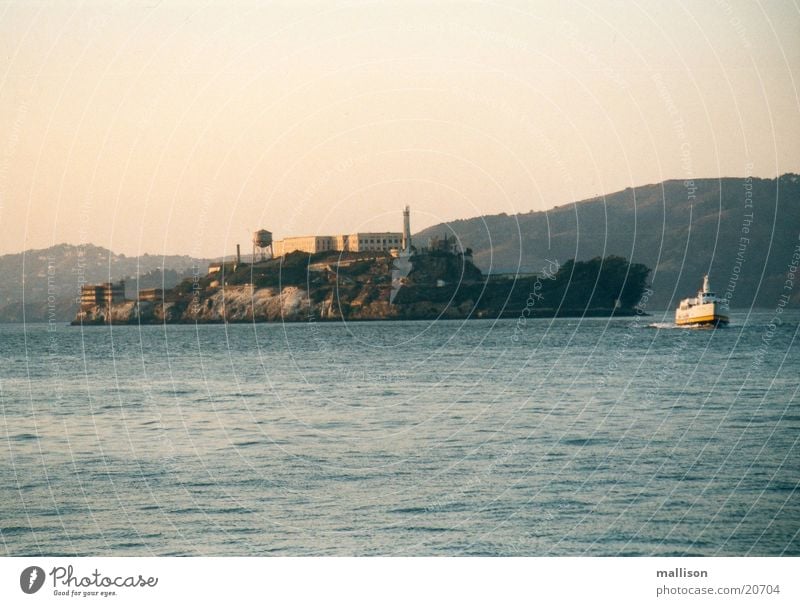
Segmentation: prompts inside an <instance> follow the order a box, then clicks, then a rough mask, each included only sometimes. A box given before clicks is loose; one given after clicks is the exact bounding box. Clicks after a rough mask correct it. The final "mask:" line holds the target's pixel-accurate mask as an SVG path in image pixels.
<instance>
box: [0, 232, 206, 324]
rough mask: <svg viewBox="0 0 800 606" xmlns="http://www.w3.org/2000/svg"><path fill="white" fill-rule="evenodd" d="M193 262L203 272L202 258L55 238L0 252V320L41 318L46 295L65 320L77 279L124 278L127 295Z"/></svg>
mask: <svg viewBox="0 0 800 606" xmlns="http://www.w3.org/2000/svg"><path fill="white" fill-rule="evenodd" d="M194 264H197V265H198V266H199V268H200V271H201V274H203V275H205V273H206V268H207V265H208V260H207V259H193V258H191V257H188V256H185V255H170V256H166V257H165V256H161V255H148V254H145V255H142V256H139V257H126V256H125V255H117V254H114V253H113V252H111V251H110V250H108V249H106V248H102V247H99V246H94V245H92V244H87V245H85V246H73V245H71V244H59V245H57V246H52V247H50V248H46V249H41V250H28V251H25V252H24V253H19V254H13V255H3V256H0V322H21V321H23V318H24V319H25V320H26V321H28V322H36V321H43V320H46V319H47V317H48V313H49V311H50V307H49V306H48V297H49V296H52V297H53V298H52V299H51V303H50V305H51V306H52V309H53V310H54V313H55V318H56V319H57V320H59V321H69V320H71V319H72V318H73V317H74V316H75V313H76V311H77V304H76V299H77V297H78V296H79V294H80V284H81V282H89V283H92V282H107V281H109V280H112V281H117V280H120V279H125V280H127V282H126V291H127V292H128V294H129V296H132V295H133V294H134V293H135V292H136V289H137V288H147V287H156V286H162V284H163V286H164V287H166V288H171V287H172V286H175V285H176V284H177V283H178V282H180V281H181V280H182V279H183V278H185V277H186V276H190V275H191V274H192V266H193V265H194ZM48 277H49V280H48ZM137 278H138V279H137ZM48 286H49V288H50V292H49V293H48ZM23 294H24V297H23ZM23 300H24V306H23Z"/></svg>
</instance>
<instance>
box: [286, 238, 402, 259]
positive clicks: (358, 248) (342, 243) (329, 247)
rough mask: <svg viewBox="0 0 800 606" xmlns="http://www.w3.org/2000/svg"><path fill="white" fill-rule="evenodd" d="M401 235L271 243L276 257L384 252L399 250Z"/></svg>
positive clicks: (290, 240)
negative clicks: (299, 254)
mask: <svg viewBox="0 0 800 606" xmlns="http://www.w3.org/2000/svg"><path fill="white" fill-rule="evenodd" d="M402 239H403V234H401V233H400V232H359V233H354V234H341V235H337V236H299V237H295V238H284V239H283V240H277V241H275V242H273V245H272V246H273V249H274V253H275V256H276V257H280V256H283V255H286V254H289V253H291V252H295V251H300V252H304V253H309V254H314V253H318V252H326V251H338V252H345V251H349V252H362V251H386V252H389V251H390V250H392V249H397V248H400V246H401V245H402Z"/></svg>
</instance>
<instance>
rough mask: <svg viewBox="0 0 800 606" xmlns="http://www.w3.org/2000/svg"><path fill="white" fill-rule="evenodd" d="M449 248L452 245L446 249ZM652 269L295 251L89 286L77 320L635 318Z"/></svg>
mask: <svg viewBox="0 0 800 606" xmlns="http://www.w3.org/2000/svg"><path fill="white" fill-rule="evenodd" d="M445 242H446V241H445ZM649 273H650V269H649V268H647V267H646V266H644V265H642V264H638V263H629V262H628V261H627V260H626V259H625V258H622V257H618V256H609V257H605V258H601V257H597V258H594V259H591V260H588V261H574V260H568V261H565V262H563V263H562V262H560V261H559V260H557V259H552V260H550V259H546V260H545V261H544V262H543V263H542V267H541V271H539V272H536V273H526V274H522V273H512V274H484V273H483V272H482V271H481V270H480V269H479V268H478V267H477V266H476V265H475V264H474V263H473V262H472V255H471V251H470V250H469V249H466V250H464V251H461V250H455V249H452V248H448V247H439V248H438V249H437V248H431V249H426V250H424V251H420V252H416V251H412V252H408V253H405V254H404V253H402V252H401V253H400V254H398V252H397V251H396V250H395V251H392V252H389V251H380V250H375V251H361V252H351V251H322V252H316V253H307V252H301V251H294V252H290V253H287V254H283V255H281V256H277V257H275V258H269V259H262V260H255V259H254V260H253V261H251V262H250V263H242V262H241V261H239V260H237V261H234V262H220V263H216V264H213V265H212V266H210V267H209V271H208V273H203V274H202V275H201V274H200V273H199V272H198V274H197V275H196V276H195V277H193V278H189V279H186V280H184V281H182V282H181V283H179V284H178V285H177V286H176V287H175V288H172V289H157V288H156V289H154V288H150V289H146V290H142V291H139V296H138V297H137V298H136V299H134V300H128V299H125V297H124V288H120V286H119V285H117V284H105V285H88V286H87V285H85V286H84V289H83V291H82V301H81V308H80V311H79V312H78V314H77V316H76V318H75V319H74V321H73V322H72V323H73V324H75V325H92V324H162V323H168V324H169V323H172V324H181V323H183V324H189V323H191V324H194V323H224V322H230V323H233V322H307V321H344V320H347V321H361V320H363V321H367V320H432V319H439V318H440V319H472V318H476V319H478V318H520V317H524V318H540V317H585V316H595V317H596V316H612V315H616V316H629V315H634V314H636V313H641V312H642V310H641V309H640V308H638V307H637V305H638V304H639V301H640V299H641V298H642V296H643V295H644V294H645V293H646V291H647V277H648V274H649Z"/></svg>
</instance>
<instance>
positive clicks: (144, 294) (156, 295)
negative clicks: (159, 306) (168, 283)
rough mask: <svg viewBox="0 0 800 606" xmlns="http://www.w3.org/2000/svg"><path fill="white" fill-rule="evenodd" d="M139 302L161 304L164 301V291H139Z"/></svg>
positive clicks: (152, 289) (156, 289) (148, 289)
mask: <svg viewBox="0 0 800 606" xmlns="http://www.w3.org/2000/svg"><path fill="white" fill-rule="evenodd" d="M139 301H152V302H162V301H164V289H163V288H142V289H139Z"/></svg>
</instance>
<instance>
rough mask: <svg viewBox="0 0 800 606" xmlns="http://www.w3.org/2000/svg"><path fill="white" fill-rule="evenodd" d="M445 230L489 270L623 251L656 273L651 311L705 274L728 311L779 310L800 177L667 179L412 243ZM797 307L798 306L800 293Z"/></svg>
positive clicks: (688, 290)
mask: <svg viewBox="0 0 800 606" xmlns="http://www.w3.org/2000/svg"><path fill="white" fill-rule="evenodd" d="M443 234H450V235H452V234H455V235H456V236H457V237H458V238H459V239H460V240H461V243H462V246H463V247H465V248H466V247H470V248H472V250H473V252H474V260H475V264H476V265H477V266H478V267H479V268H480V269H481V270H483V271H484V272H488V273H505V272H522V273H527V272H540V271H541V270H542V268H543V267H547V264H548V260H557V261H559V262H561V263H563V262H564V260H566V259H572V258H575V259H577V260H588V259H592V258H595V257H598V256H599V257H605V256H608V255H617V256H621V257H625V258H628V259H630V260H631V262H633V263H641V264H644V265H646V266H648V267H650V268H653V272H652V274H651V275H650V280H651V282H652V289H653V297H652V298H651V300H650V309H659V308H662V309H663V308H672V307H673V306H674V305H675V304H676V303H677V301H678V300H679V299H681V298H683V297H686V296H690V295H692V294H694V292H695V291H696V290H697V288H698V287H699V286H700V283H701V280H702V276H703V274H705V273H709V274H710V276H711V280H712V286H713V287H714V288H715V289H716V291H717V293H718V294H719V295H720V296H727V297H728V298H729V299H730V304H731V307H734V308H743V307H750V306H752V305H755V306H761V307H771V308H774V307H775V305H776V303H777V301H778V297H779V296H780V295H781V294H782V293H784V292H785V291H784V290H783V286H784V281H785V280H786V274H787V271H788V266H789V265H790V264H791V259H792V255H793V253H794V251H795V250H796V247H797V246H798V244H800V240H798V234H800V176H798V175H794V174H787V175H783V176H782V177H780V178H777V179H755V178H753V179H751V178H724V179H695V180H693V181H665V182H663V183H659V184H656V185H645V186H642V187H636V188H628V189H626V190H624V191H620V192H616V193H613V194H609V195H606V196H601V197H598V198H594V199H590V200H582V201H580V202H575V203H571V204H566V205H563V206H559V207H556V208H553V209H551V210H548V211H542V212H531V213H525V214H517V215H506V214H500V215H488V216H483V217H476V218H473V219H466V220H460V221H452V222H450V223H443V224H439V225H436V226H433V227H431V228H428V229H426V230H424V231H422V232H420V233H419V234H417V235H416V236H414V238H415V244H417V245H422V246H424V245H426V244H427V242H428V238H430V237H435V236H441V235H443ZM791 304H793V305H798V304H800V289H797V288H795V289H794V292H793V294H792V299H791Z"/></svg>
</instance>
